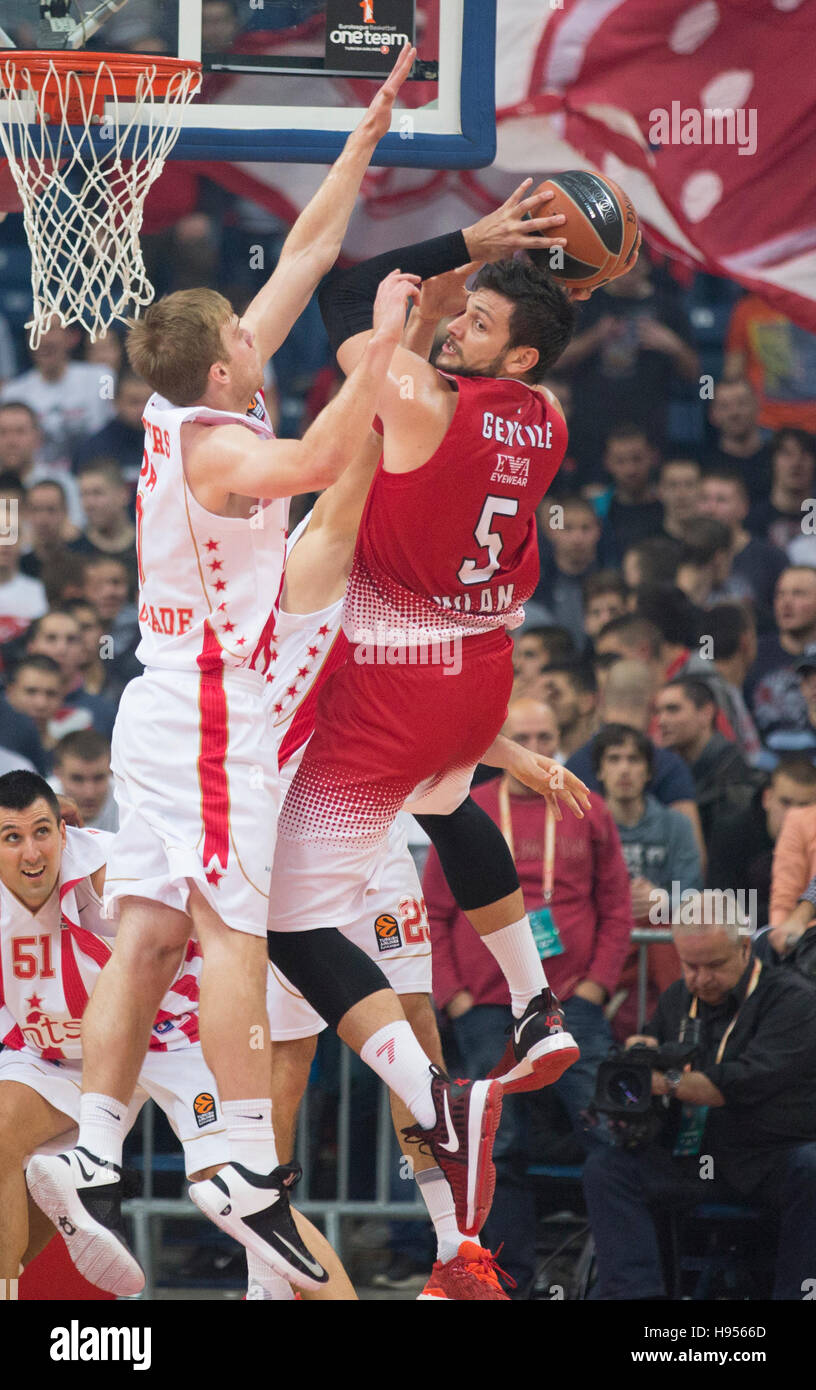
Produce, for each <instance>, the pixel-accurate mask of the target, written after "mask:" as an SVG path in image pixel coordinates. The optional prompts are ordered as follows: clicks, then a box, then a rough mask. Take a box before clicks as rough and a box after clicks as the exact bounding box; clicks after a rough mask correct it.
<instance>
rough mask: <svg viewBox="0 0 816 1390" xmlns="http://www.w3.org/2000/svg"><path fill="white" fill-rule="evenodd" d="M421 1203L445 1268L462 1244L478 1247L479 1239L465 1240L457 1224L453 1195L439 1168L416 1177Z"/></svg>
mask: <svg viewBox="0 0 816 1390" xmlns="http://www.w3.org/2000/svg"><path fill="white" fill-rule="evenodd" d="M416 1180H417V1185H418V1187H419V1191H420V1194H421V1196H422V1200H423V1202H424V1203H425V1205H426V1207H427V1208H428V1215H429V1216H430V1218H431V1220H432V1222H433V1227H434V1231H435V1232H436V1255H437V1259H438V1260H440V1261H441V1262H442V1264H446V1263H447V1261H448V1260H452V1259H453V1258H454V1256H456V1255H458V1254H459V1246H460V1245H461V1244H462V1241H463V1240H469V1241H472V1242H473V1244H474V1245H480V1244H481V1241H480V1240H479V1237H478V1236H466V1235H464V1234H463V1233H462V1232H461V1231H460V1230H459V1227H458V1226H457V1224H456V1204H455V1202H454V1200H453V1191H452V1190H451V1185H450V1183H449V1182H448V1180H447V1178H446V1177H445V1174H444V1173H443V1172H442V1169H441V1168H423V1170H422V1172H421V1173H417V1174H416Z"/></svg>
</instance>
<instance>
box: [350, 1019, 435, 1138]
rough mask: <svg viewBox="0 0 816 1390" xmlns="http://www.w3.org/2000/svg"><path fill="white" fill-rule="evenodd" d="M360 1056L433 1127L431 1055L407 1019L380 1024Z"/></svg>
mask: <svg viewBox="0 0 816 1390" xmlns="http://www.w3.org/2000/svg"><path fill="white" fill-rule="evenodd" d="M360 1057H361V1058H362V1060H363V1061H364V1062H365V1063H366V1065H367V1066H369V1067H371V1070H372V1071H375V1072H376V1073H377V1075H378V1076H379V1077H380V1079H381V1080H382V1081H384V1082H385V1084H386V1086H389V1087H390V1088H391V1090H392V1091H393V1092H394V1093H395V1095H398V1096H399V1098H400V1100H401V1101H402V1102H403V1104H404V1105H407V1107H408V1109H409V1110H410V1112H411V1114H412V1115H414V1116H416V1119H417V1121H418V1123H419V1124H421V1125H422V1128H423V1129H433V1127H434V1124H435V1123H436V1111H435V1109H434V1104H433V1101H432V1099H431V1073H430V1065H431V1062H430V1058H429V1057H426V1056H425V1053H424V1052H423V1051H422V1048H421V1047H420V1045H419V1043H418V1042H417V1040H416V1037H415V1035H414V1031H413V1029H412V1027H411V1025H410V1023H408V1022H407V1020H406V1019H404V1018H402V1019H399V1020H398V1021H397V1022H396V1023H386V1025H385V1027H384V1028H378V1029H377V1032H376V1033H373V1034H372V1035H371V1037H370V1038H368V1040H367V1041H366V1042H365V1043H363V1046H362V1048H361V1049H360Z"/></svg>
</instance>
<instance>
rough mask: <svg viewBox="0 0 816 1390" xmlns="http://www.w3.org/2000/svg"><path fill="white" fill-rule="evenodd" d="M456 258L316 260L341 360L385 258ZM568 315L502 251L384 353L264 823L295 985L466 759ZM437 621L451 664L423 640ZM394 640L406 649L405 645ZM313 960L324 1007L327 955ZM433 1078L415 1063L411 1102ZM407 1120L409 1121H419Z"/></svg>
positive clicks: (521, 537) (526, 992) (531, 507)
mask: <svg viewBox="0 0 816 1390" xmlns="http://www.w3.org/2000/svg"><path fill="white" fill-rule="evenodd" d="M521 191H522V190H519V192H521ZM474 259H481V257H480V256H479V255H478V252H477V251H476V250H475V248H474V245H473V242H472V240H471V239H470V238H469V237H468V234H467V233H464V234H463V233H455V234H453V235H452V236H449V237H442V238H437V239H435V240H434V241H432V242H429V243H423V244H422V245H420V246H418V247H410V248H403V249H402V250H400V251H397V252H395V253H393V256H385V257H378V258H376V259H375V260H374V261H373V262H368V263H365V264H363V265H362V266H358V267H356V268H355V269H354V270H353V271H351V272H349V273H347V274H345V275H340V276H337V277H336V278H334V279H332V280H330V281H329V282H328V283H327V285H326V286H325V287H324V290H323V291H322V294H321V308H322V310H323V316H324V321H325V323H326V326H327V329H328V332H329V338H330V341H331V343H332V346H333V347H334V348H335V350H336V352H337V357H338V362H339V363H340V365H341V367H342V368H343V369H344V370H346V371H348V370H352V369H353V365H354V362H355V361H356V359H357V356H358V354H359V352H360V351H362V350H364V346H365V342H366V341H367V323H368V319H369V318H370V313H371V307H370V306H371V291H372V288H373V285H374V283H375V281H376V276H377V275H378V274H380V273H381V271H382V269H383V267H385V266H388V265H391V266H393V265H399V266H400V267H401V268H402V267H405V268H406V269H407V270H408V271H409V272H411V273H414V274H417V275H420V276H421V277H422V278H423V279H424V278H427V277H432V276H436V275H438V274H441V273H445V272H447V271H449V270H451V269H453V268H454V267H455V266H456V265H461V264H464V263H466V262H468V261H472V260H474ZM573 318H574V310H573V308H572V305H571V303H570V301H569V298H568V297H567V295H566V294H565V293H564V291H563V290H561V289H560V288H559V287H558V286H557V285H556V284H555V282H554V281H552V280H551V279H550V278H549V277H548V276H547V275H546V274H545V273H543V272H541V271H539V270H538V269H536V268H534V267H533V266H532V265H530V264H529V263H527V262H522V261H502V262H499V263H498V264H492V265H487V266H485V267H484V268H483V269H482V270H481V271H480V272H479V275H478V277H477V279H476V284H475V289H474V291H473V292H472V293H471V294H470V295H469V296H468V302H467V307H466V308H465V310H464V312H463V313H461V314H460V315H459V316H458V317H456V318H455V319H454V320H453V321H452V323H451V324H450V326H449V330H448V333H449V336H448V339H447V341H446V343H445V346H444V348H443V352H442V356H441V362H442V363H443V364H444V369H443V370H436V369H435V368H433V367H431V366H430V365H429V364H428V363H427V362H426V361H425V360H423V359H422V358H421V357H420V356H418V355H417V354H415V353H412V352H410V351H407V350H405V349H404V348H401V349H399V350H398V351H397V352H396V353H395V354H394V358H393V359H392V366H391V371H390V374H389V381H388V383H387V385H386V389H385V390H384V392H383V397H382V404H381V410H380V416H381V419H382V423H383V435H384V437H383V458H382V461H381V463H380V466H379V468H378V471H377V473H376V476H375V478H374V482H373V484H372V487H371V490H370V492H369V494H368V499H367V502H366V506H365V510H364V513H363V517H362V522H361V526H360V531H359V537H358V540H357V547H356V553H355V557H354V564H353V567H352V572H351V576H350V579H349V583H348V587H347V590H346V597H345V604H344V618H343V627H344V631H345V634H346V636H347V638H348V640H349V641H350V643H351V644H352V653H351V657H350V659H349V660H348V661H347V662H346V663H345V665H343V666H342V667H341V668H340V669H339V670H337V671H335V672H334V673H333V674H332V676H331V677H330V678H329V679H328V680H327V681H326V682H325V685H324V686H323V689H322V691H321V693H320V696H319V698H318V702H317V711H316V724H315V732H314V735H313V737H312V740H311V742H310V744H309V746H308V748H307V750H306V753H305V755H304V757H303V760H302V762H301V765H300V767H299V769H298V771H297V773H296V775H295V778H294V781H293V783H292V786H291V788H290V790H289V792H288V794H287V798H286V802H285V805H284V810H283V814H282V817H281V821H280V826H279V838H278V844H277V850H276V860H275V878H276V885H277V892H276V895H275V903H274V904H273V916H272V918H271V920H270V926H271V931H270V956H271V959H272V961H273V964H274V965H276V966H277V967H278V968H279V969H280V970H281V971H282V972H283V974H284V975H285V976H287V977H288V979H289V980H290V981H292V982H293V984H294V985H295V987H297V988H299V989H302V985H301V981H302V980H306V979H308V980H309V983H310V985H311V987H312V988H314V973H315V965H314V962H315V960H318V961H319V960H320V958H321V955H322V952H323V946H322V941H321V940H320V938H321V937H322V938H323V939H324V940H325V939H326V933H325V923H326V921H327V920H331V921H332V922H333V923H336V924H337V925H338V926H340V927H341V930H342V926H343V924H344V923H350V922H352V921H354V920H355V919H356V917H357V916H358V915H359V907H360V895H361V891H364V885H365V884H366V883H368V882H369V881H370V879H371V875H372V873H373V872H375V870H376V868H377V865H378V862H379V861H380V860H381V858H382V856H383V852H384V851H383V847H384V844H385V842H386V837H387V834H388V830H389V827H390V825H391V823H392V822H393V819H394V817H395V815H396V813H397V811H398V810H399V809H400V807H401V806H402V805H403V804H406V803H407V805H408V809H410V810H413V811H414V812H415V813H420V814H422V815H424V816H429V817H430V816H437V815H443V816H444V815H447V814H449V813H450V812H452V811H454V810H455V809H456V808H457V807H459V806H461V805H462V803H463V802H464V801H465V799H466V797H467V792H468V788H469V784H470V779H471V776H472V772H473V768H474V765H475V764H476V762H478V761H479V760H480V758H481V757H482V756H483V754H484V752H485V750H486V749H487V748H488V746H489V745H490V744H491V743H492V742H493V740H494V739H495V737H496V735H497V734H498V732H499V730H500V728H501V725H502V722H503V720H504V717H505V713H506V707H507V699H508V696H509V693H510V688H511V685H512V679H513V672H512V662H511V642H510V639H509V637H508V636H507V632H506V629H507V628H512V627H515V626H517V625H518V624H519V623H520V622H521V621H522V615H523V610H522V604H523V602H524V600H525V599H526V598H528V597H529V596H530V594H531V593H532V592H533V589H534V588H535V585H536V582H537V577H538V555H537V541H536V527H535V511H536V508H537V506H538V504H539V503H540V501H541V498H542V496H543V495H544V493H545V492H546V490H547V487H548V486H549V483H550V482H551V480H552V478H553V477H554V475H555V472H556V471H557V468H558V466H559V464H560V462H561V459H562V457H563V454H564V448H565V444H566V427H565V424H564V419H563V415H562V413H561V411H560V408H559V406H558V402H557V401H556V400H555V398H554V397H553V396H552V394H551V393H550V392H548V391H546V389H545V388H543V387H539V385H538V382H539V381H540V379H541V378H542V377H543V376H544V375H545V373H546V372H547V371H548V370H549V369H550V368H551V366H552V365H553V363H554V362H555V361H557V359H558V356H559V355H560V353H561V351H562V350H563V348H564V347H565V346H566V344H567V342H568V340H569V337H570V333H571V331H572V326H573ZM434 326H435V325H432V324H429V325H428V329H427V332H428V341H430V336H431V335H432V332H433V327H434ZM452 640H453V641H454V642H456V643H457V649H458V654H459V659H460V661H461V669H460V670H459V671H458V672H457V673H456V674H453V673H452V672H451V670H450V669H446V663H445V661H444V657H443V656H442V657H441V654H443V653H444V650H445V648H446V645H447V644H448V643H450V642H451V641H452ZM412 650H413V651H414V652H418V651H422V652H423V653H424V659H420V660H416V658H414V659H413V660H412V659H411V656H410V653H411V651H412ZM400 652H402V657H400ZM440 658H441V659H440ZM443 862H445V861H444V860H443ZM484 863H485V856H484V853H483V847H482V845H480V843H479V839H478V837H477V836H474V838H473V841H472V844H471V856H470V872H469V874H468V876H467V877H468V879H469V886H470V887H471V888H472V887H473V885H474V884H475V887H476V891H477V892H478V890H479V887H480V878H481V876H482V875H483V873H484V868H483V866H484ZM446 868H447V865H446ZM509 891H510V890H509V888H508V892H509ZM522 911H523V910H522ZM492 938H493V939H492V941H491V938H490V935H488V936H487V937H486V938H485V944H487V945H488V946H489V948H490V949H491V950H493V953H494V955H495V957H496V959H497V961H498V962H499V964H500V965H501V966H502V968H503V969H504V972H505V975H506V976H507V977H508V978H512V984H511V995H512V1002H513V1011H514V1014H515V1015H516V1019H517V1022H516V1025H515V1028H514V1038H513V1047H512V1051H511V1055H510V1057H509V1059H508V1060H507V1062H504V1063H503V1067H502V1068H501V1069H503V1070H504V1072H505V1074H507V1072H508V1071H512V1069H513V1065H514V1061H515V1062H517V1061H518V1060H519V1056H520V1057H521V1061H522V1064H523V1062H524V1060H525V1058H524V1054H525V1052H526V1046H527V1043H528V1040H529V1043H530V1044H531V1045H532V1046H533V1048H536V1047H538V1046H539V1045H540V1044H541V1042H542V1041H546V1037H547V1035H548V1034H549V1032H550V1027H549V1021H548V1019H547V1018H546V1017H545V1016H544V1008H545V1007H546V1006H547V1005H548V1004H549V994H548V992H547V989H546V979H545V977H544V972H543V968H542V965H541V961H540V959H539V957H538V952H537V951H536V950H535V948H534V944H533V942H532V938H531V934H530V929H529V924H528V923H527V922H526V921H525V920H523V917H520V919H519V920H518V921H516V922H511V923H510V924H509V925H508V926H507V927H506V928H505V929H504V930H502V931H494V932H493V933H492ZM345 945H346V947H347V948H348V949H349V950H351V949H352V943H350V942H345ZM325 964H326V969H325V975H326V979H325V990H324V998H325V999H326V1001H327V1007H328V1008H329V1010H331V1008H332V1000H331V989H332V982H331V975H332V970H336V968H337V959H336V957H335V959H333V960H332V962H331V966H330V965H329V962H328V959H326V962H325ZM304 992H305V991H304ZM321 1012H323V1011H322V1010H321ZM324 1017H328V1015H327V1014H325V1012H324ZM330 1021H331V1019H330ZM403 1027H404V1025H403V1024H402V1023H401V1022H399V1021H394V1019H393V1016H392V1018H390V1019H389V1018H387V1017H386V1018H383V1026H382V1027H381V1029H380V1030H379V1032H378V1033H377V1034H376V1035H375V1036H374V1037H372V1038H371V1039H369V1042H368V1043H367V1049H366V1050H368V1049H375V1048H376V1049H377V1051H378V1054H380V1055H383V1056H385V1057H387V1058H388V1060H389V1066H388V1067H385V1068H384V1069H383V1073H382V1074H383V1075H384V1078H385V1080H386V1081H387V1082H389V1081H390V1077H391V1076H392V1075H393V1076H398V1075H399V1070H400V1048H401V1046H402V1042H403V1037H404V1035H403V1032H402V1029H403ZM338 1031H339V1030H338ZM341 1036H342V1034H341ZM439 1085H441V1081H440V1078H439V1077H437V1076H432V1079H431V1083H430V1091H431V1095H430V1097H428V1105H429V1106H430V1104H432V1103H433V1101H434V1098H435V1091H436V1088H437V1087H438V1086H439ZM423 1103H424V1101H423V1097H415V1098H414V1102H413V1104H412V1106H411V1107H410V1108H411V1109H412V1110H413V1113H414V1114H416V1115H417V1117H418V1118H419V1119H420V1125H425V1124H428V1123H430V1121H427V1120H425V1119H424V1118H423V1117H422V1115H421V1113H420V1110H421V1107H422V1105H423ZM426 1113H427V1111H426ZM406 1134H407V1135H408V1136H409V1137H410V1138H412V1139H415V1140H421V1139H426V1138H427V1135H426V1134H423V1132H422V1129H421V1128H420V1126H413V1127H410V1128H409V1129H408V1130H406ZM442 1147H444V1144H443V1145H442ZM431 1152H432V1153H434V1155H435V1156H436V1153H437V1152H438V1148H437V1149H434V1148H433V1147H431ZM442 1166H443V1167H444V1165H442ZM454 1191H455V1188H454ZM458 1212H459V1204H458V1202H457V1215H458ZM462 1229H464V1230H465V1231H466V1232H467V1231H468V1227H467V1226H465V1227H463V1228H462ZM471 1230H472V1228H471Z"/></svg>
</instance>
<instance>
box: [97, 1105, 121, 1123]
mask: <svg viewBox="0 0 816 1390" xmlns="http://www.w3.org/2000/svg"><path fill="white" fill-rule="evenodd" d="M98 1109H100V1110H101V1111H102V1114H103V1115H110V1117H111V1119H112V1120H121V1118H122V1116H121V1115H114V1113H113V1111H112V1110H108V1109H106V1107H105V1106H104V1105H100V1106H99V1107H98Z"/></svg>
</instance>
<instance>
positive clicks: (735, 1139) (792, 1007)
mask: <svg viewBox="0 0 816 1390" xmlns="http://www.w3.org/2000/svg"><path fill="white" fill-rule="evenodd" d="M703 905H704V911H703V913H702V914H701V916H702V919H703V920H702V924H701V925H700V926H676V927H675V928H674V942H675V946H676V948H677V953H678V955H679V957H680V962H681V965H682V968H683V979H682V980H678V981H676V982H675V983H674V984H673V985H671V986H670V987H669V988H668V989H667V990H666V991H665V993H664V994H662V995H661V997H660V999H659V1001H658V1005H657V1009H656V1012H655V1015H654V1017H653V1019H652V1020H651V1023H650V1024H649V1026H648V1029H647V1035H646V1036H645V1037H636V1038H630V1039H629V1040H628V1044H627V1045H628V1046H631V1045H632V1044H638V1043H647V1044H648V1045H650V1046H651V1047H656V1046H658V1045H665V1044H667V1043H670V1044H671V1043H676V1042H677V1041H678V1039H681V1038H683V1037H685V1038H688V1036H689V1035H690V1034H691V1035H696V1036H697V1051H696V1060H695V1061H694V1063H693V1064H689V1063H688V1062H687V1063H686V1065H685V1069H684V1070H682V1071H681V1070H680V1069H679V1068H678V1069H674V1068H671V1067H669V1069H668V1070H664V1069H661V1070H657V1069H655V1070H653V1071H652V1073H651V1090H652V1095H653V1096H654V1097H658V1098H665V1099H660V1100H658V1101H656V1102H653V1105H654V1108H655V1110H656V1111H657V1112H658V1113H659V1114H662V1115H663V1117H664V1122H663V1123H662V1124H659V1132H658V1133H657V1136H656V1137H655V1138H654V1139H652V1140H648V1139H647V1140H646V1141H645V1142H644V1143H643V1144H642V1146H640V1145H637V1146H636V1147H635V1148H634V1149H630V1148H627V1147H622V1146H621V1145H622V1144H627V1143H629V1142H636V1137H635V1132H633V1133H632V1134H631V1135H629V1136H627V1132H626V1124H625V1121H624V1122H623V1123H620V1124H619V1126H618V1129H617V1135H616V1139H617V1143H618V1145H619V1146H618V1147H615V1148H600V1147H599V1148H596V1149H594V1150H593V1151H591V1152H590V1154H589V1157H588V1159H587V1163H586V1167H585V1169H584V1178H583V1182H584V1193H585V1196H586V1203H587V1211H588V1213H589V1218H590V1223H591V1226H592V1232H593V1235H594V1238H595V1244H596V1247H597V1253H598V1285H597V1291H596V1296H597V1297H598V1298H601V1299H614V1300H623V1299H657V1298H665V1297H666V1290H665V1287H664V1283H663V1273H662V1267H661V1259H660V1250H659V1246H658V1239H657V1233H656V1229H655V1224H654V1219H653V1218H654V1215H657V1214H659V1213H660V1212H661V1211H665V1210H666V1209H668V1208H669V1207H670V1206H678V1207H682V1208H686V1209H688V1208H689V1207H693V1206H694V1205H695V1204H696V1203H697V1202H702V1201H706V1202H711V1201H723V1200H726V1201H734V1200H737V1201H740V1200H746V1199H747V1200H748V1201H749V1202H751V1203H752V1204H760V1205H763V1206H768V1207H771V1208H772V1209H773V1210H774V1211H775V1212H776V1213H777V1214H778V1216H779V1223H780V1225H779V1243H778V1247H777V1252H776V1277H775V1284H774V1291H773V1297H774V1298H775V1299H791V1300H793V1299H797V1300H798V1299H801V1298H803V1297H804V1293H805V1290H806V1289H807V1288H808V1284H807V1282H806V1281H807V1280H808V1279H811V1278H812V1277H813V1274H814V1271H815V1270H816V997H814V992H813V988H812V986H811V985H809V984H808V983H807V982H805V981H804V980H803V979H802V978H801V976H799V975H798V974H797V973H796V972H794V971H792V970H791V971H787V970H782V969H772V968H769V967H767V966H763V965H762V964H761V962H760V961H758V960H757V959H756V958H755V956H754V954H753V951H752V949H751V943H750V940H749V939H748V938H747V937H746V936H744V935H741V934H740V932H739V929H738V928H737V927H723V926H719V925H715V924H714V922H713V921H712V920H711V911H710V908H711V904H710V903H709V902H707V901H706V899H704V900H703ZM665 1066H666V1062H665V1060H663V1067H665ZM630 1070H631V1068H630ZM637 1119H638V1120H640V1119H641V1117H640V1116H638V1117H637ZM658 1123H659V1121H658ZM703 1159H706V1160H708V1162H703ZM712 1163H713V1177H711V1176H709V1174H710V1172H711V1168H712ZM622 1232H625V1233H626V1234H625V1237H622V1235H621V1233H622Z"/></svg>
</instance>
